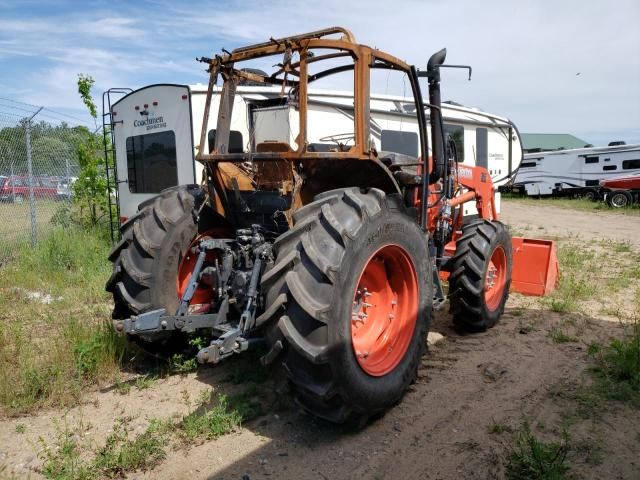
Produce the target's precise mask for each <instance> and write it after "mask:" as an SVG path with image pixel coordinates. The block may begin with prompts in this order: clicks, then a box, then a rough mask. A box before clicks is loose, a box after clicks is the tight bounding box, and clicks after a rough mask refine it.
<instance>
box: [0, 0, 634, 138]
mask: <svg viewBox="0 0 640 480" xmlns="http://www.w3.org/2000/svg"><path fill="white" fill-rule="evenodd" d="M613 5H615V7H614V6H613ZM331 25H341V26H344V27H346V28H349V29H351V30H352V31H353V32H354V34H355V35H356V38H358V40H359V41H361V42H362V43H367V44H370V45H374V46H377V47H379V48H381V49H383V50H387V51H389V52H390V53H393V54H395V55H396V56H398V57H400V58H403V59H405V60H406V61H407V62H409V63H414V64H416V65H418V66H419V67H424V65H425V63H426V60H427V58H428V57H429V55H430V54H431V53H433V52H434V51H436V50H438V49H439V48H442V47H447V49H448V52H449V55H448V61H449V62H450V63H468V64H471V65H472V66H473V69H474V75H473V79H472V81H471V82H467V81H466V78H465V77H464V75H463V74H462V73H461V72H458V71H452V72H447V73H446V74H445V75H444V82H443V83H444V84H443V91H444V94H443V97H444V98H446V99H452V100H456V101H458V102H461V103H464V104H465V105H471V106H477V107H479V108H482V109H483V110H486V111H489V112H492V113H496V114H499V115H503V116H507V117H509V118H511V119H512V120H513V121H514V122H515V123H516V124H517V125H518V126H519V127H520V130H521V131H524V132H552V133H556V132H557V133H565V132H566V133H572V134H575V135H577V136H579V137H581V138H583V139H584V140H586V141H589V142H591V143H594V144H604V143H606V142H608V141H610V140H617V139H620V140H626V141H627V142H628V143H631V142H636V143H640V27H639V25H640V2H638V1H637V0H620V1H616V2H611V1H604V0H589V1H574V0H565V1H557V0H556V1H549V0H538V1H535V0H524V1H518V2H516V1H513V0H511V1H502V0H500V1H498V0H495V1H494V0H485V1H474V0H450V1H444V0H422V1H417V0H416V1H413V0H405V1H400V0H396V1H395V2H390V1H388V0H386V1H384V2H377V1H375V0H351V1H349V2H346V1H344V0H342V1H338V0H315V1H313V2H292V1H284V0H271V1H257V0H244V1H241V2H240V1H208V2H205V1H195V2H188V3H187V2H184V3H183V2H177V1H175V0H173V1H164V0H158V1H145V0H137V1H135V2H133V1H129V2H125V1H110V2H100V1H83V2H72V1H50V2H37V1H29V0H25V1H17V0H14V1H7V0H0V72H1V73H0V97H4V98H9V99H13V100H19V101H24V102H27V103H30V104H35V105H45V106H47V107H49V108H51V109H53V110H57V111H61V112H65V113H68V114H72V115H74V116H82V117H83V118H86V114H85V111H84V109H83V106H82V104H81V103H80V101H79V99H78V96H77V93H76V90H75V80H76V78H77V74H78V73H80V72H82V73H88V74H90V75H92V76H93V77H94V78H95V80H96V89H95V94H96V98H98V97H99V95H100V94H101V92H102V91H103V90H104V89H106V88H109V87H114V86H118V87H133V88H136V87H140V86H143V85H147V84H151V83H159V82H171V83H189V84H192V83H197V82H201V83H204V82H206V80H207V79H206V74H205V73H204V71H203V66H202V65H201V64H199V63H196V62H195V61H194V58H195V57H197V56H202V55H205V56H210V55H211V54H213V53H214V52H219V51H220V48H222V47H225V48H227V49H232V48H234V47H236V46H239V45H243V44H246V43H252V42H256V41H264V40H266V39H267V38H268V37H270V36H276V37H278V36H284V35H288V34H294V33H300V32H303V31H308V30H312V29H317V28H322V27H326V26H331Z"/></svg>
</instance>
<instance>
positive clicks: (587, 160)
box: [584, 157, 599, 163]
mask: <svg viewBox="0 0 640 480" xmlns="http://www.w3.org/2000/svg"><path fill="white" fill-rule="evenodd" d="M598 161H599V157H584V163H598Z"/></svg>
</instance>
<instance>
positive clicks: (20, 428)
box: [16, 423, 27, 433]
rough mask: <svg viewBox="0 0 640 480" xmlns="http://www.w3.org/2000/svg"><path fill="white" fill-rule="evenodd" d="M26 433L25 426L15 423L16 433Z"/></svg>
mask: <svg viewBox="0 0 640 480" xmlns="http://www.w3.org/2000/svg"><path fill="white" fill-rule="evenodd" d="M26 431H27V426H26V425H25V424H24V423H16V433H24V432H26Z"/></svg>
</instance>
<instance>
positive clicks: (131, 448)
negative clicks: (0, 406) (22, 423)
mask: <svg viewBox="0 0 640 480" xmlns="http://www.w3.org/2000/svg"><path fill="white" fill-rule="evenodd" d="M128 423H129V419H118V420H117V421H116V422H115V424H114V427H113V432H112V433H111V434H110V435H109V436H108V437H107V439H106V441H105V444H104V445H103V446H102V447H101V448H100V449H99V450H98V451H97V452H96V453H95V455H94V456H93V458H90V459H89V458H87V456H86V455H85V454H83V452H84V451H85V450H86V445H84V444H83V442H82V441H81V436H80V435H79V434H78V432H74V431H73V430H71V429H69V428H68V427H67V426H65V427H64V428H63V429H60V430H59V431H58V434H57V438H56V441H55V443H54V445H53V446H49V445H47V444H46V443H45V442H44V440H43V439H42V438H40V445H41V451H40V453H39V456H40V458H41V459H42V460H43V465H42V474H43V475H44V476H45V478H49V479H52V480H93V479H97V478H124V477H125V475H126V473H127V472H132V471H135V470H150V469H152V468H153V467H154V466H155V465H156V464H158V462H160V461H161V460H162V459H163V458H164V457H165V455H166V452H165V448H166V446H167V445H168V441H169V438H168V430H167V426H166V424H162V423H160V422H151V424H150V425H149V427H148V428H147V429H146V430H145V431H144V432H143V433H141V434H140V435H138V436H136V437H134V438H130V436H129V427H128Z"/></svg>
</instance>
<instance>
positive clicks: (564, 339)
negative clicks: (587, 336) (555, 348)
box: [549, 328, 578, 343]
mask: <svg viewBox="0 0 640 480" xmlns="http://www.w3.org/2000/svg"><path fill="white" fill-rule="evenodd" d="M549 337H551V340H553V343H575V342H577V341H578V338H577V337H575V336H573V335H569V334H568V333H567V332H565V331H564V330H562V329H560V328H552V329H551V331H550V332H549Z"/></svg>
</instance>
